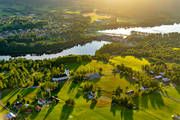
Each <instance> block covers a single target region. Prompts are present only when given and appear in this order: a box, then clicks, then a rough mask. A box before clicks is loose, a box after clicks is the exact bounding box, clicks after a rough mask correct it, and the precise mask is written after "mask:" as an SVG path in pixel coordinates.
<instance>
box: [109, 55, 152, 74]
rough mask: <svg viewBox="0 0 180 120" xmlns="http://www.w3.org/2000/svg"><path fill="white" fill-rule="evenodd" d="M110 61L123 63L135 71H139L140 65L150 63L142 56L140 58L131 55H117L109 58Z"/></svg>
mask: <svg viewBox="0 0 180 120" xmlns="http://www.w3.org/2000/svg"><path fill="white" fill-rule="evenodd" d="M110 62H111V63H113V64H115V65H121V64H124V65H125V66H127V67H130V68H132V69H133V70H136V71H141V70H142V66H144V65H150V63H149V62H148V61H147V60H146V59H144V58H143V59H142V60H140V59H138V58H135V57H133V56H126V57H121V56H117V57H114V58H112V59H110Z"/></svg>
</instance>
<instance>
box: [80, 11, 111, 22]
mask: <svg viewBox="0 0 180 120" xmlns="http://www.w3.org/2000/svg"><path fill="white" fill-rule="evenodd" d="M83 16H85V17H91V22H94V21H96V20H104V19H109V18H111V16H107V15H100V14H97V13H96V9H95V10H94V11H93V12H92V13H86V14H83Z"/></svg>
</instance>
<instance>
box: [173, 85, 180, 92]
mask: <svg viewBox="0 0 180 120" xmlns="http://www.w3.org/2000/svg"><path fill="white" fill-rule="evenodd" d="M174 87H175V89H176V90H177V92H178V93H179V94H180V85H179V84H178V85H177V84H176V85H174Z"/></svg>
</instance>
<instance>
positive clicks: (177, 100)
mask: <svg viewBox="0 0 180 120" xmlns="http://www.w3.org/2000/svg"><path fill="white" fill-rule="evenodd" d="M157 92H158V93H159V94H161V95H163V96H165V97H168V98H170V99H172V100H175V101H176V102H179V103H180V100H179V99H175V98H173V97H171V96H169V95H166V94H164V93H161V92H159V91H157Z"/></svg>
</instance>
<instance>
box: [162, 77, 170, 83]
mask: <svg viewBox="0 0 180 120" xmlns="http://www.w3.org/2000/svg"><path fill="white" fill-rule="evenodd" d="M162 81H163V82H169V81H170V79H169V78H163V79H162Z"/></svg>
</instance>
